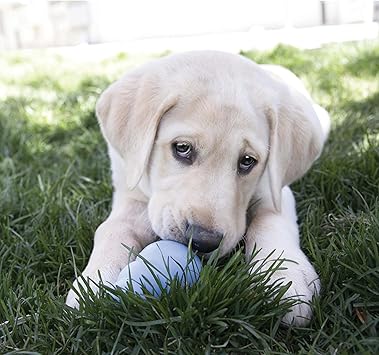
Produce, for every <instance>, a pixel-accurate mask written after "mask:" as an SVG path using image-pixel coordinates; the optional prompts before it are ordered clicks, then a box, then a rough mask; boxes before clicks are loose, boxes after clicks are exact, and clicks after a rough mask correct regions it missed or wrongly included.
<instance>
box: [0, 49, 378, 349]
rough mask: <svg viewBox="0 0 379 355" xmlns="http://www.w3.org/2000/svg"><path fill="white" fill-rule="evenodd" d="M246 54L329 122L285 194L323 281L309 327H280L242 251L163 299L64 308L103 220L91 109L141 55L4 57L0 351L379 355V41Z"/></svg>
mask: <svg viewBox="0 0 379 355" xmlns="http://www.w3.org/2000/svg"><path fill="white" fill-rule="evenodd" d="M244 55H246V56H248V57H249V58H252V59H254V60H256V61H258V62H271V63H278V64H282V65H285V66H287V67H289V68H290V69H292V70H293V71H294V72H295V73H296V74H297V75H299V76H300V77H301V78H302V79H303V80H304V81H305V83H306V85H307V87H308V88H309V90H310V91H311V92H312V94H313V96H314V98H315V100H316V101H318V102H319V103H320V104H321V105H323V106H324V107H325V108H327V109H328V110H329V112H330V115H331V118H332V131H331V135H330V138H329V141H328V143H327V145H326V147H325V150H324V153H323V155H322V157H321V158H320V159H319V160H318V161H317V162H316V164H315V165H314V167H313V168H312V170H311V171H310V172H309V173H308V174H307V175H306V176H305V177H304V178H303V179H302V180H301V181H299V182H297V183H295V184H294V185H293V189H294V191H295V196H296V200H297V203H298V213H299V217H300V223H301V233H302V246H303V248H304V250H305V252H306V254H307V255H308V256H309V258H310V259H311V261H312V263H313V264H314V265H315V267H316V270H317V271H318V273H319V274H320V277H321V282H322V293H321V296H320V297H319V298H317V299H315V300H314V304H313V308H314V318H313V320H312V322H311V324H310V325H309V327H308V328H296V327H290V328H283V327H282V326H280V317H281V315H283V314H284V312H285V311H286V307H288V305H289V303H285V304H279V302H278V297H275V295H276V293H277V292H280V291H281V289H279V288H272V287H270V286H268V285H267V283H266V282H265V280H266V275H265V274H252V275H248V274H247V272H246V270H247V266H246V265H245V263H244V261H243V257H242V256H241V252H239V251H236V252H235V253H234V254H233V255H232V256H231V258H230V259H229V260H224V261H222V262H219V263H216V262H212V263H210V264H209V265H207V266H206V267H205V268H204V272H203V273H202V275H201V278H200V281H199V282H198V283H197V284H196V285H195V286H194V287H193V288H190V289H180V288H178V287H175V285H174V286H173V292H171V294H164V295H163V296H162V298H161V299H158V300H155V299H151V298H148V299H147V300H142V299H140V298H138V297H136V296H133V295H132V294H127V293H125V294H123V295H122V296H121V303H116V302H115V301H113V300H112V298H111V297H109V296H107V295H103V296H104V297H100V298H96V297H94V296H93V295H88V296H86V298H85V299H84V300H83V307H82V310H81V311H71V310H70V309H68V308H67V307H66V306H65V305H64V300H65V295H66V294H67V291H68V289H69V287H70V284H71V282H72V281H73V278H74V269H75V267H76V268H78V269H79V270H82V269H83V268H84V266H85V265H86V262H87V260H88V257H89V254H90V251H91V247H92V237H93V234H94V231H95V229H96V227H97V226H98V225H99V224H100V223H101V222H102V221H103V220H104V219H105V218H106V216H107V214H108V213H109V211H110V203H111V193H112V188H111V185H110V170H109V163H108V159H107V154H106V147H105V144H104V142H103V139H102V137H101V134H100V132H99V128H98V125H97V122H96V118H95V116H94V105H95V102H96V99H97V98H98V96H99V94H100V92H101V91H102V90H103V89H104V88H105V87H106V86H107V84H108V83H110V82H111V81H112V80H114V79H115V78H117V77H118V76H119V75H120V74H121V73H123V72H124V71H126V70H127V69H128V68H130V67H132V66H134V65H136V64H137V63H139V62H143V61H145V60H147V59H148V58H147V56H145V57H138V56H132V55H128V54H126V53H119V54H118V55H117V56H113V57H111V58H109V59H106V60H98V61H96V60H92V61H91V62H89V63H87V62H82V61H81V62H77V61H75V60H74V59H72V58H71V59H69V58H66V57H64V56H62V55H58V54H56V53H52V52H48V51H30V52H22V53H8V54H4V53H3V54H1V55H0V68H1V70H0V201H1V202H0V353H8V352H9V353H12V354H13V353H26V352H28V353H33V354H35V353H41V354H50V353H58V354H97V353H99V354H100V353H101V354H103V353H112V354H116V353H127V354H129V353H132V354H157V353H167V354H203V353H204V354H210V353H218V354H222V353H250V354H251V353H266V354H273V353H302V354H305V353H311V354H314V353H318V354H351V353H360V354H374V353H379V334H378V325H379V148H378V146H379V43H378V42H376V43H373V42H369V43H361V44H347V45H335V46H328V47H325V48H322V49H318V50H311V51H300V50H297V49H293V48H290V47H285V46H279V47H277V48H276V49H274V50H272V51H270V52H255V51H254V52H247V53H244ZM151 57H153V56H151ZM251 284H253V285H254V287H253V288H251V287H250V285H251ZM104 293H105V291H104V292H103V294H104ZM120 295H121V294H120Z"/></svg>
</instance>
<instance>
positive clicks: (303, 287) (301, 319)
mask: <svg viewBox="0 0 379 355" xmlns="http://www.w3.org/2000/svg"><path fill="white" fill-rule="evenodd" d="M285 266H286V267H287V269H285V270H280V271H277V272H275V274H274V275H273V276H272V277H271V281H272V282H273V281H276V280H277V281H280V282H283V285H285V284H287V283H288V282H291V286H290V287H289V289H288V290H287V292H286V293H285V294H284V296H283V299H287V298H291V299H294V300H297V301H298V302H297V303H296V304H295V305H294V306H293V307H292V308H291V310H290V311H289V312H288V313H287V314H286V315H285V316H284V317H283V323H284V324H286V325H290V324H293V325H296V326H305V325H307V324H308V323H309V322H310V320H311V318H312V308H311V301H312V298H313V296H314V295H317V294H318V293H319V292H320V280H319V277H318V275H317V274H316V272H315V270H314V268H313V266H312V265H311V264H310V263H309V261H308V260H304V261H303V262H301V263H298V264H296V263H292V262H286V265H285Z"/></svg>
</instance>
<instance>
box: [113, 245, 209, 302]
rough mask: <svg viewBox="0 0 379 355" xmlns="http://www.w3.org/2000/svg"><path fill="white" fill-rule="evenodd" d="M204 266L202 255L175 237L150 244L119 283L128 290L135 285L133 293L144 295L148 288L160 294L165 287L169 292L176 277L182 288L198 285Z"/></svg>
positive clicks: (121, 274) (128, 267)
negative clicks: (176, 240)
mask: <svg viewBox="0 0 379 355" xmlns="http://www.w3.org/2000/svg"><path fill="white" fill-rule="evenodd" d="M201 268H202V265H201V261H200V259H199V257H198V256H196V255H194V254H193V253H190V251H189V249H188V248H187V246H185V245H183V244H181V243H178V242H174V241H171V240H160V241H158V242H155V243H152V244H149V245H148V246H147V247H146V248H145V249H143V250H142V251H141V252H140V253H139V255H138V256H137V258H136V260H135V261H133V262H131V263H129V264H128V265H127V266H126V267H125V268H124V269H123V270H122V271H121V273H120V275H119V277H118V279H117V282H116V284H115V286H118V287H120V288H122V289H124V290H126V289H129V288H130V287H132V289H133V292H134V293H136V294H139V295H141V296H142V297H144V293H143V289H144V288H145V289H146V290H147V291H148V292H149V293H150V294H152V295H154V296H155V297H158V296H160V294H161V292H162V289H166V290H167V291H169V289H170V283H171V281H172V280H173V279H174V278H175V277H176V278H177V279H178V280H179V282H180V284H181V285H182V287H185V286H186V285H188V286H190V285H192V284H194V283H195V282H196V281H197V280H198V278H199V274H200V270H201Z"/></svg>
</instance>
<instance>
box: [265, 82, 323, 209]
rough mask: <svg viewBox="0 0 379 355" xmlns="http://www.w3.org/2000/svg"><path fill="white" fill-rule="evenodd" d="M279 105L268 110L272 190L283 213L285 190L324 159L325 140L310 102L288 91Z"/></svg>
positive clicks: (274, 200)
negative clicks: (282, 203)
mask: <svg viewBox="0 0 379 355" xmlns="http://www.w3.org/2000/svg"><path fill="white" fill-rule="evenodd" d="M278 101H279V102H277V104H276V105H274V106H271V107H269V108H267V109H266V117H267V118H268V122H269V127H270V152H269V157H268V162H267V169H268V177H269V186H270V192H271V198H272V202H273V206H274V208H275V210H276V211H278V212H279V211H280V209H281V191H282V188H283V186H285V185H289V184H291V183H292V182H294V181H295V180H297V179H298V178H300V177H301V176H303V175H304V174H305V173H306V171H307V170H308V169H309V168H310V167H311V165H312V163H313V162H314V161H315V160H316V159H317V158H318V156H319V155H320V153H321V150H322V147H323V143H324V139H325V137H324V134H323V132H322V129H321V126H320V122H319V119H318V117H317V114H316V112H315V111H314V109H313V107H312V102H311V101H310V100H309V99H308V98H306V97H304V96H303V95H302V94H300V93H299V92H297V91H295V90H294V91H292V90H290V89H288V88H285V89H284V90H281V91H280V93H279V100H278Z"/></svg>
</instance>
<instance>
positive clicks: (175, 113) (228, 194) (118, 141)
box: [97, 52, 322, 255]
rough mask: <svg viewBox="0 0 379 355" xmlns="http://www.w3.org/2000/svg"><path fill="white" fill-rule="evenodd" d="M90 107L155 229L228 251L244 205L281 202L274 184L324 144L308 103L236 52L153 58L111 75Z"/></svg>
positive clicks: (205, 248) (237, 235)
mask: <svg viewBox="0 0 379 355" xmlns="http://www.w3.org/2000/svg"><path fill="white" fill-rule="evenodd" d="M97 116H98V118H99V121H100V124H101V128H102V132H103V134H104V136H105V137H106V139H107V141H108V143H109V144H110V145H111V146H112V147H113V148H114V149H115V150H116V151H117V152H118V153H119V155H120V156H121V157H122V159H123V160H124V163H125V167H126V171H127V176H126V184H127V186H128V188H129V189H134V188H138V189H139V190H140V191H142V192H143V193H144V194H145V196H146V197H147V198H148V200H149V203H148V212H149V219H150V222H151V226H152V228H153V230H154V231H155V233H156V234H157V235H159V236H160V237H161V238H163V239H174V240H177V241H181V242H184V243H187V242H188V241H189V239H190V238H192V242H193V246H194V248H196V249H198V250H200V251H202V252H204V253H207V252H210V251H212V250H213V249H215V248H217V247H219V246H220V248H219V250H220V254H221V255H223V254H225V253H227V252H229V251H230V250H231V249H232V248H233V247H234V246H235V245H236V244H237V243H238V241H239V240H240V239H241V238H242V236H243V235H244V232H245V230H246V227H247V225H246V224H247V211H248V209H249V206H250V205H251V204H252V203H253V202H255V201H259V203H260V206H261V208H266V209H271V210H272V211H279V210H280V196H281V189H282V187H283V186H284V185H286V184H289V183H291V182H292V181H294V180H295V179H297V178H299V177H300V176H301V175H303V174H304V173H305V171H306V170H307V169H308V168H309V167H310V165H311V164H312V162H313V161H314V159H315V158H316V157H317V156H318V154H319V153H320V150H321V147H322V138H321V129H320V127H319V125H317V117H316V116H315V113H314V112H313V111H312V108H311V104H310V103H309V102H308V101H307V99H305V98H304V97H303V96H302V95H301V94H298V93H297V92H294V91H293V92H292V91H291V90H290V89H289V88H288V87H287V86H286V85H285V84H284V83H282V82H280V81H277V80H275V79H273V78H271V77H270V76H269V75H268V74H267V73H265V72H264V70H263V69H261V68H259V66H258V65H256V64H254V63H253V62H251V61H248V60H246V59H244V58H242V57H239V56H234V55H229V54H224V53H218V52H192V53H185V54H180V55H174V56H171V57H168V58H165V59H160V60H158V61H156V62H153V63H151V64H148V65H145V66H143V67H141V68H140V69H138V70H135V71H133V72H131V73H129V74H127V75H126V76H125V77H123V78H122V79H120V80H119V81H117V82H116V83H114V84H112V85H111V86H110V87H109V88H108V89H107V90H106V91H105V92H104V93H103V94H102V96H101V97H100V99H99V102H98V104H97Z"/></svg>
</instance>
